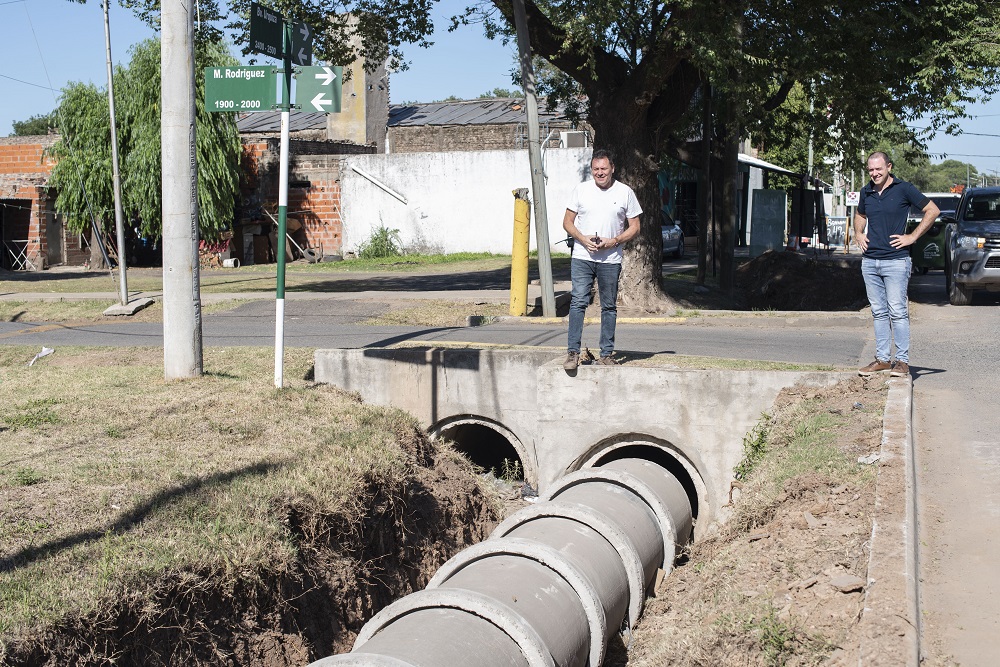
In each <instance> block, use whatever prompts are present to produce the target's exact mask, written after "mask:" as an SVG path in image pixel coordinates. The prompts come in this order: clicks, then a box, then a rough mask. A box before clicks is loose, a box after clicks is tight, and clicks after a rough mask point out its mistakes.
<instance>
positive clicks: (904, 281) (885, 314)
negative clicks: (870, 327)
mask: <svg viewBox="0 0 1000 667" xmlns="http://www.w3.org/2000/svg"><path fill="white" fill-rule="evenodd" d="M911 266H912V264H911V260H910V258H909V257H904V258H902V259H869V258H868V257H865V258H863V259H862V260H861V276H862V277H863V278H864V279H865V288H866V289H867V290H868V302H869V303H870V304H871V306H872V317H873V318H874V319H875V356H876V357H877V358H878V359H879V361H889V359H890V355H889V353H890V347H889V344H890V341H892V342H894V343H895V344H896V361H901V362H903V363H904V364H909V363H910V314H909V312H908V310H907V306H906V290H907V287H908V286H909V283H910V269H911Z"/></svg>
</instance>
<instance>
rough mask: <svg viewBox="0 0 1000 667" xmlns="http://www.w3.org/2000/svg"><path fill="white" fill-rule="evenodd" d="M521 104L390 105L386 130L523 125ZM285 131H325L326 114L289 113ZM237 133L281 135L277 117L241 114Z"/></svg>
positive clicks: (544, 114)
mask: <svg viewBox="0 0 1000 667" xmlns="http://www.w3.org/2000/svg"><path fill="white" fill-rule="evenodd" d="M561 118H562V115H561V114H560V113H559V111H558V110H557V111H554V112H549V111H546V110H545V108H544V107H541V108H539V110H538V119H539V121H540V122H542V123H545V122H546V121H551V120H558V119H561ZM527 119H528V116H527V112H526V111H525V107H524V100H522V99H516V98H499V99H482V100H464V101H449V102H421V103H419V104H392V105H390V106H389V127H416V126H420V125H506V124H516V123H525V122H527ZM288 122H289V125H288V129H289V131H291V132H299V131H302V130H322V129H324V128H325V127H326V114H323V113H295V112H293V113H291V114H290V115H289V121H288ZM236 125H237V127H239V130H240V132H244V133H247V134H254V133H263V134H266V133H271V132H279V131H281V113H280V112H277V111H276V112H274V113H268V112H255V113H247V114H243V116H242V117H240V118H238V119H237V120H236Z"/></svg>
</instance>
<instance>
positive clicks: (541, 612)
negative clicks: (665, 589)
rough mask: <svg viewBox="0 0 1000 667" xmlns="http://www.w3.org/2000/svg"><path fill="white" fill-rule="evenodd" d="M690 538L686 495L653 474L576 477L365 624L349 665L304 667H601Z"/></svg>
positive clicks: (610, 469)
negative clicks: (614, 642)
mask: <svg viewBox="0 0 1000 667" xmlns="http://www.w3.org/2000/svg"><path fill="white" fill-rule="evenodd" d="M691 529H692V516H691V504H690V502H689V500H688V497H687V494H686V493H685V491H684V488H683V486H682V485H681V483H680V482H679V481H677V479H676V478H674V477H673V476H672V475H671V474H670V473H669V472H667V471H666V470H665V469H663V468H661V467H660V466H658V465H656V464H654V463H650V462H649V461H644V460H641V459H619V460H616V461H610V462H608V463H607V464H605V465H603V466H601V467H599V468H587V469H584V470H579V471H577V472H575V473H573V474H570V475H567V476H566V477H564V478H562V479H561V480H559V481H558V482H557V483H556V484H555V485H554V486H553V488H551V489H550V490H549V491H548V492H547V493H546V494H545V495H544V496H542V498H540V499H539V502H538V503H536V504H534V505H532V506H531V507H526V508H524V509H522V510H521V511H519V512H517V513H515V514H513V515H511V516H510V517H508V518H507V520H505V521H504V522H503V523H501V524H500V525H499V526H497V528H496V529H495V530H494V531H493V533H492V534H491V535H490V537H489V539H487V540H485V541H484V542H481V543H479V544H477V545H475V546H472V547H470V548H468V549H465V550H464V551H462V552H461V553H459V554H457V555H456V556H455V557H454V558H452V559H451V560H449V561H448V562H447V563H445V564H444V565H443V566H442V567H441V569H440V570H438V572H437V574H435V575H434V577H433V578H432V579H431V581H430V583H428V584H427V588H425V589H424V590H422V591H418V592H416V593H413V594H411V595H408V596H406V597H404V598H402V599H400V600H397V601H396V602H394V603H392V604H390V605H389V606H387V607H386V608H385V609H383V610H382V611H380V612H379V613H377V614H376V615H375V616H374V617H372V619H371V620H370V621H368V623H366V624H365V626H364V627H363V628H362V629H361V632H360V633H359V634H358V637H357V640H356V641H355V643H354V650H353V651H352V652H351V653H347V654H343V655H336V656H330V657H328V658H323V659H322V660H318V661H316V662H314V663H312V666H311V667H332V666H335V665H336V666H343V665H357V666H362V665H364V666H370V667H462V666H464V665H468V664H470V661H474V663H475V664H476V665H480V666H481V667H494V666H495V667H514V666H522V665H523V666H525V667H527V666H532V667H534V666H539V667H541V666H544V667H577V666H580V667H583V666H589V667H598V666H599V665H600V664H601V663H602V662H603V660H604V654H605V651H606V649H607V647H608V642H609V641H610V639H611V638H612V637H613V636H614V633H616V632H618V631H622V630H627V629H629V628H630V627H631V626H632V625H634V624H635V622H636V621H637V620H638V618H639V614H640V613H641V612H642V605H643V601H644V600H645V597H646V593H647V592H648V591H649V590H650V588H651V587H652V585H653V584H654V582H655V580H656V576H657V573H658V572H659V571H660V570H661V569H662V570H664V571H666V572H669V571H670V568H671V567H672V566H673V562H674V560H675V559H676V557H677V549H678V546H682V545H683V544H685V543H686V542H687V541H688V539H689V538H690V536H691ZM472 656H475V657H474V658H473V657H472Z"/></svg>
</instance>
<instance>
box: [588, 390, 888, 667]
mask: <svg viewBox="0 0 1000 667" xmlns="http://www.w3.org/2000/svg"><path fill="white" fill-rule="evenodd" d="M885 393H886V385H885V383H884V382H876V381H870V380H867V379H865V378H855V379H852V380H848V381H846V382H843V383H841V384H838V385H836V386H833V387H830V388H825V389H812V388H808V389H807V388H793V389H791V390H785V391H784V392H783V393H782V395H781V396H779V398H778V401H777V402H776V405H775V407H774V410H773V411H772V414H771V415H770V417H769V420H768V422H767V427H766V428H767V436H766V438H767V441H768V445H767V448H768V449H769V450H770V452H771V453H770V454H768V455H767V457H766V458H765V459H764V460H763V461H762V462H761V464H760V465H761V466H763V469H764V470H765V471H766V474H763V475H759V474H755V473H752V474H751V475H750V476H749V477H748V478H747V479H746V480H745V481H744V483H743V484H744V488H743V489H740V488H739V487H737V490H736V492H735V495H736V496H738V497H737V498H736V500H735V502H734V507H733V510H734V516H733V519H732V520H731V521H730V522H729V523H728V524H727V525H726V526H724V527H723V528H722V530H721V531H720V534H719V535H717V536H716V537H712V538H709V539H706V540H703V541H701V542H699V543H697V544H694V545H693V546H692V548H691V551H690V553H689V554H688V560H687V562H686V563H685V564H684V565H682V566H680V567H678V568H676V569H675V570H674V571H673V572H672V573H671V575H670V576H669V577H667V578H666V579H665V580H664V582H663V584H662V585H661V587H660V588H659V590H658V591H657V595H656V598H655V599H653V600H650V601H649V603H648V605H647V609H646V612H645V614H644V615H643V618H642V620H641V621H640V623H639V626H638V628H637V630H636V633H635V641H634V645H633V646H632V647H631V649H629V651H628V652H627V653H626V652H625V651H619V652H618V654H617V655H613V656H611V657H610V658H609V659H608V660H607V661H606V662H605V665H606V666H607V667H623V666H624V665H628V666H629V667H646V666H650V667H652V666H654V665H655V666H659V665H685V666H688V665H689V666H692V667H694V666H703V665H816V664H832V665H843V664H850V661H849V660H848V659H847V656H850V655H856V654H857V650H858V646H859V642H860V629H859V619H860V617H861V616H862V612H863V606H864V601H865V600H864V590H865V587H866V585H867V580H868V574H867V567H868V551H869V548H870V542H869V539H870V537H871V531H872V512H873V507H874V503H875V476H874V469H873V468H871V467H870V466H865V465H859V464H858V463H857V460H858V458H859V457H860V456H864V455H866V454H868V453H870V452H873V451H878V449H879V443H880V438H881V413H882V406H883V405H884V403H885ZM854 664H857V658H854Z"/></svg>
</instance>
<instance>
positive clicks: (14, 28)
mask: <svg viewBox="0 0 1000 667" xmlns="http://www.w3.org/2000/svg"><path fill="white" fill-rule="evenodd" d="M467 4H468V2H467V0H441V2H440V3H439V5H438V8H437V9H436V18H435V25H436V26H437V29H438V31H437V33H436V34H435V36H434V37H432V38H431V39H432V40H433V41H434V42H435V43H434V45H433V46H432V47H430V48H429V49H421V48H418V47H410V48H409V50H408V51H407V52H406V55H407V59H408V60H410V61H411V62H412V64H411V67H410V69H409V70H407V71H404V72H397V73H395V74H393V75H392V76H391V78H390V84H389V90H390V94H391V100H392V102H393V103H398V102H407V101H431V100H437V99H443V98H445V97H448V96H449V95H455V96H458V97H464V98H471V97H476V96H478V95H480V94H481V93H485V92H487V91H490V90H492V89H494V88H498V87H499V88H512V84H511V80H510V70H511V69H512V68H513V67H514V54H515V51H516V49H515V48H514V46H513V45H508V46H503V45H502V44H501V43H500V42H491V41H489V40H487V39H486V38H485V37H483V35H482V30H481V28H479V27H478V26H465V27H462V28H459V29H458V30H457V31H456V32H453V33H449V32H447V31H446V27H447V25H448V21H447V17H448V16H450V15H451V14H453V13H457V12H458V11H460V10H461V9H462V8H463V7H465V6H466V5H467ZM152 34H153V33H152V31H151V30H150V29H149V28H147V27H146V26H145V25H143V24H142V23H141V22H140V21H138V20H136V19H135V18H134V17H133V16H132V12H131V11H129V10H127V9H123V8H121V7H119V6H118V4H117V2H114V1H112V3H111V38H112V44H111V47H112V52H113V55H114V60H115V62H116V63H119V62H123V61H125V62H127V61H128V59H129V54H128V49H129V47H130V46H131V45H132V44H134V43H136V42H138V41H141V40H142V39H145V38H147V37H150V36H152ZM70 81H89V82H93V83H95V84H97V85H98V86H100V87H104V86H106V85H107V69H106V61H105V51H104V16H103V12H102V10H101V4H100V2H99V1H98V0H90V1H89V2H88V3H87V4H83V5H81V4H77V3H75V2H69V1H68V0H13V1H12V0H0V99H2V100H3V105H2V106H0V136H6V135H8V134H10V133H11V132H12V131H13V128H12V126H11V123H12V122H13V121H15V120H26V119H27V118H29V117H31V116H33V115H37V114H44V113H48V112H49V111H51V110H52V109H53V108H55V106H56V101H55V97H54V95H57V94H58V93H53V92H52V91H51V90H48V89H47V88H48V87H49V86H50V83H49V82H51V87H52V88H55V89H56V90H57V91H58V90H59V89H61V88H62V87H63V86H65V85H66V84H67V83H68V82H70ZM969 112H970V114H971V115H973V116H975V117H974V118H972V119H970V120H967V121H964V123H963V127H964V129H965V131H966V132H967V133H969V134H966V135H963V136H959V137H949V136H945V135H941V136H939V137H938V138H936V139H935V140H933V141H932V142H931V143H930V151H931V153H932V161H933V162H939V161H940V160H941V159H942V158H941V157H940V154H943V153H947V154H948V156H949V157H951V158H955V159H957V160H961V161H963V162H971V163H972V164H974V165H976V166H977V167H978V168H979V170H980V171H983V172H986V173H994V172H998V173H1000V136H977V135H989V134H992V135H1000V96H998V97H997V98H994V99H993V100H991V101H990V102H988V103H986V104H982V105H973V106H971V107H970V108H969ZM971 133H976V135H973V134H971Z"/></svg>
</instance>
